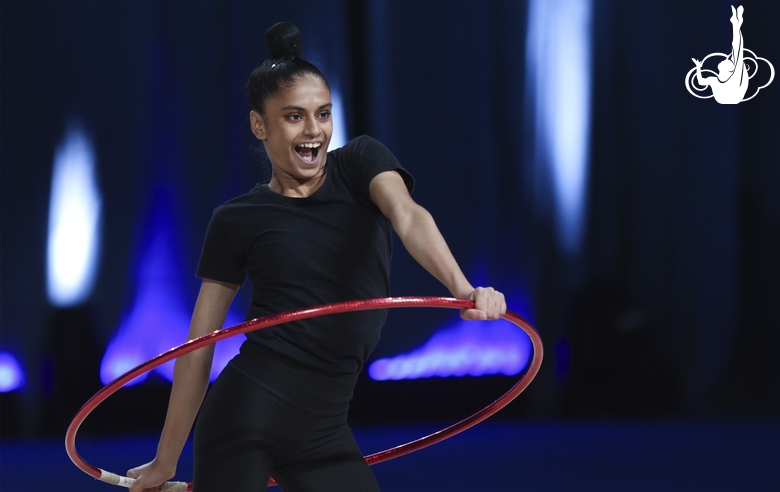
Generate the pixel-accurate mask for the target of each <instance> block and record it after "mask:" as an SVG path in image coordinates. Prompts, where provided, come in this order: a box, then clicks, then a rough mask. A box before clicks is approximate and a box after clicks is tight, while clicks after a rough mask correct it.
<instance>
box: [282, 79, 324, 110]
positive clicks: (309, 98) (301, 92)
mask: <svg viewBox="0 0 780 492" xmlns="http://www.w3.org/2000/svg"><path fill="white" fill-rule="evenodd" d="M330 103H331V101H330V90H329V89H328V86H327V85H325V83H324V82H323V81H322V80H320V79H318V78H316V77H313V76H309V75H307V76H304V77H299V78H298V79H296V81H295V83H294V84H293V85H292V86H291V87H289V88H287V89H282V90H280V91H279V92H278V93H277V94H276V95H275V96H274V97H272V98H270V99H269V100H268V102H267V104H266V108H267V109H270V110H283V108H287V107H290V106H294V107H296V108H304V109H311V110H315V109H319V108H321V107H322V106H327V105H328V104H330Z"/></svg>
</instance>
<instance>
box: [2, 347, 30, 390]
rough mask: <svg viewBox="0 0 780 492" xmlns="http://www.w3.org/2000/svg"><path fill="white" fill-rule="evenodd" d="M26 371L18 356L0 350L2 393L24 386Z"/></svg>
mask: <svg viewBox="0 0 780 492" xmlns="http://www.w3.org/2000/svg"><path fill="white" fill-rule="evenodd" d="M24 382H25V381H24V371H22V366H20V365H19V362H18V361H17V360H16V357H14V356H13V355H11V354H10V353H8V352H0V393H7V392H9V391H15V390H20V389H22V388H24Z"/></svg>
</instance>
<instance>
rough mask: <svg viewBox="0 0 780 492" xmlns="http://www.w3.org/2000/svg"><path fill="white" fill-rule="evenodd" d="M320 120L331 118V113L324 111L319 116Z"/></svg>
mask: <svg viewBox="0 0 780 492" xmlns="http://www.w3.org/2000/svg"><path fill="white" fill-rule="evenodd" d="M318 117H319V118H321V119H323V120H325V119H328V118H330V111H323V112H321V113H320V114H319V115H318Z"/></svg>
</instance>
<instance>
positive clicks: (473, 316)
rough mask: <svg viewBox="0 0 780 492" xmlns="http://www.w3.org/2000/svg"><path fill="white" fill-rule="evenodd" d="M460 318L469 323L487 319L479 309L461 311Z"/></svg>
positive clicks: (485, 314)
mask: <svg viewBox="0 0 780 492" xmlns="http://www.w3.org/2000/svg"><path fill="white" fill-rule="evenodd" d="M460 317H461V318H463V319H465V320H469V321H473V320H484V319H487V313H485V311H481V310H479V309H461V311H460Z"/></svg>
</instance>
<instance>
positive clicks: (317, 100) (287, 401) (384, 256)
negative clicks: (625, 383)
mask: <svg viewBox="0 0 780 492" xmlns="http://www.w3.org/2000/svg"><path fill="white" fill-rule="evenodd" d="M266 44H267V46H268V50H269V52H270V54H271V57H272V60H266V61H265V62H264V63H263V64H262V65H261V66H260V67H258V68H257V69H255V70H254V72H253V73H252V75H251V76H250V78H249V82H248V83H247V95H248V98H249V102H250V105H251V108H252V110H251V112H250V114H249V119H250V128H251V130H252V133H253V134H254V135H255V136H256V137H257V138H258V139H259V140H261V141H262V142H263V145H264V147H265V151H266V153H267V154H268V158H269V160H270V162H271V168H272V171H271V178H270V180H269V181H268V182H265V183H260V184H258V185H257V186H255V188H254V189H252V190H251V191H250V192H249V193H247V194H245V195H241V196H239V197H237V198H234V199H233V200H230V201H228V202H227V203H225V204H223V205H221V206H220V207H218V208H217V209H215V211H214V215H213V217H212V219H211V222H210V224H209V227H208V231H207V233H206V239H205V241H204V246H203V251H202V254H201V258H200V262H199V264H198V269H197V274H198V276H200V277H201V278H202V279H203V280H202V285H201V289H200V293H199V294H198V299H197V301H196V303H195V308H194V312H193V315H192V321H191V324H190V331H189V334H188V339H192V338H196V337H199V336H201V335H204V334H206V333H209V332H212V331H215V330H218V329H220V328H221V327H222V324H223V322H224V320H225V316H226V313H227V309H228V306H229V305H230V303H231V302H232V300H233V298H234V296H235V293H236V291H237V290H238V288H239V286H240V285H241V284H242V283H243V281H244V278H245V276H246V275H247V274H248V275H249V280H250V281H251V282H252V284H253V286H254V291H253V294H252V305H251V307H250V309H249V313H248V314H247V319H253V318H258V317H261V316H265V315H269V314H275V313H280V312H285V311H288V310H292V309H298V308H301V307H307V306H315V305H320V304H325V303H332V302H338V301H347V300H352V299H368V298H377V297H386V296H388V295H389V290H390V284H389V268H390V252H391V236H390V235H391V231H392V229H395V231H396V233H397V234H398V236H399V237H400V238H401V240H402V242H403V244H404V246H405V247H406V249H407V250H408V251H409V253H410V254H411V255H412V257H414V258H415V259H416V260H417V261H418V262H419V263H420V264H421V265H422V266H423V267H424V268H425V269H426V270H428V271H429V272H430V273H431V274H433V275H434V276H435V277H436V278H437V279H439V280H440V281H441V282H442V283H443V284H444V285H445V286H446V287H447V288H448V289H449V291H450V292H451V293H452V295H453V296H454V297H458V298H463V299H471V300H473V301H474V302H475V307H474V309H465V310H463V311H461V316H462V317H463V318H465V319H497V318H499V317H500V316H501V315H502V314H504V313H505V312H506V303H505V301H504V296H503V294H501V293H500V292H498V291H496V290H494V289H492V288H490V287H488V288H477V289H475V288H474V287H473V286H472V285H471V284H470V283H469V282H468V280H467V279H466V277H465V276H464V275H463V273H462V271H461V269H460V268H459V267H458V265H457V263H456V261H455V259H454V258H453V256H452V254H451V253H450V250H449V248H448V247H447V244H446V243H445V241H444V239H443V238H442V236H441V234H440V232H439V230H438V229H437V227H436V225H435V223H434V221H433V218H432V217H431V215H430V214H429V213H428V212H427V211H426V210H425V209H424V208H422V207H421V206H419V205H418V204H416V203H415V202H414V201H413V200H412V198H411V196H410V195H409V193H410V191H411V190H412V188H413V183H414V181H413V178H412V176H411V175H410V174H409V173H408V172H407V171H406V170H405V169H404V168H403V167H401V165H400V163H399V162H398V160H397V159H396V158H395V157H394V156H393V154H391V153H390V152H389V151H388V150H387V148H386V147H384V146H383V145H382V144H381V143H379V142H378V141H376V140H374V139H372V138H371V137H367V136H362V137H358V138H356V139H354V140H351V141H350V142H348V143H347V144H346V145H345V146H344V147H342V148H340V149H337V150H334V151H332V152H327V149H328V144H329V142H330V138H331V134H332V121H331V108H332V103H331V94H330V89H329V86H328V83H327V81H326V79H325V77H324V76H323V75H322V73H321V72H320V71H319V70H318V69H317V68H316V67H315V66H314V65H312V64H311V63H309V62H307V61H305V60H303V59H302V58H301V57H300V55H301V48H302V41H301V35H300V32H299V31H298V29H297V28H296V27H295V26H293V25H292V24H289V23H280V24H276V25H274V26H273V27H271V28H270V29H269V30H268V31H267V32H266ZM385 317H386V310H373V311H359V312H352V313H343V314H337V315H329V316H322V317H317V318H310V319H307V320H301V321H295V322H291V323H287V324H284V325H279V326H274V327H270V328H267V329H264V330H259V331H255V332H250V333H248V334H247V340H246V341H245V342H244V344H243V345H242V347H241V351H240V353H239V355H237V356H236V357H235V358H234V359H233V360H232V361H231V362H230V363H229V364H228V365H227V367H226V368H225V369H224V370H223V371H222V373H221V374H220V376H219V378H218V379H217V381H216V382H215V383H214V385H213V386H212V388H211V390H209V391H208V394H207V395H206V389H207V386H208V379H209V372H210V367H211V361H212V355H213V345H209V346H207V347H203V348H200V349H198V350H196V351H194V352H191V353H188V354H186V355H184V356H182V357H180V358H179V359H177V361H176V368H175V371H174V381H173V386H172V389H171V396H170V401H169V404H168V412H167V415H166V419H165V424H164V426H163V430H162V434H161V436H160V441H159V444H158V447H157V454H156V456H155V458H154V459H153V460H152V461H151V462H149V463H147V464H145V465H142V466H139V467H137V468H133V469H132V470H130V471H128V473H127V475H128V476H129V477H132V478H135V479H137V480H136V482H135V484H134V485H133V486H132V488H131V489H130V490H131V491H132V492H141V491H156V490H159V485H160V484H162V483H163V482H165V481H166V480H168V479H170V478H172V477H173V476H174V474H175V471H176V465H177V462H178V459H179V456H180V454H181V451H182V448H183V446H184V443H185V441H186V439H187V437H188V435H189V433H190V430H191V428H192V426H193V422H195V418H196V415H197V422H196V423H195V445H194V448H195V449H194V454H195V472H194V477H193V490H194V491H196V492H223V491H226V490H230V491H239V492H242V491H257V490H265V488H266V484H267V483H268V480H269V477H273V478H274V479H275V480H276V481H277V483H278V484H279V485H280V487H281V488H282V489H283V490H284V491H285V492H302V491H307V492H313V491H316V492H325V491H338V492H349V491H356V492H358V491H359V492H369V491H377V490H379V486H378V484H377V482H376V479H375V478H374V475H373V473H372V472H371V470H370V468H369V467H368V466H367V465H366V463H365V461H364V460H363V457H362V453H361V452H360V450H359V449H358V446H357V444H356V443H355V440H354V437H353V435H352V431H351V429H350V428H349V426H348V425H347V410H348V407H349V402H350V400H351V398H352V391H353V388H354V385H355V383H356V381H357V377H358V374H359V372H360V371H361V369H362V367H363V365H364V363H365V361H366V359H367V358H368V356H369V354H370V353H371V351H372V350H373V348H374V346H375V345H376V343H377V341H378V339H379V334H380V330H381V327H382V325H383V323H384V321H385ZM204 395H205V399H204ZM199 409H200V413H199V414H198V410H199Z"/></svg>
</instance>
